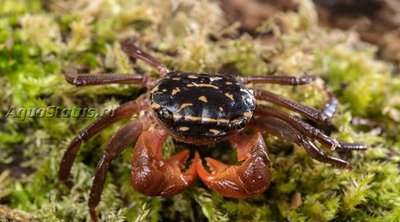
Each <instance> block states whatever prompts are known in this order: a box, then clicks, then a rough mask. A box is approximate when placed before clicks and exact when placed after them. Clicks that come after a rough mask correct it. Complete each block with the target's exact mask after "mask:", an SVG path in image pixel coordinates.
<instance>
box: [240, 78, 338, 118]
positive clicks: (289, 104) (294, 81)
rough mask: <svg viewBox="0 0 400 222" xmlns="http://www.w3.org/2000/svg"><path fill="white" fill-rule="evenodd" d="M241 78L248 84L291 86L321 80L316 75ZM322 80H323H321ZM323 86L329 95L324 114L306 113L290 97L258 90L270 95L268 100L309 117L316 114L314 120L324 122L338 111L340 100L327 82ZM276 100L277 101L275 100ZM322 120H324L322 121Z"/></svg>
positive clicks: (323, 110)
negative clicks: (326, 84) (328, 86)
mask: <svg viewBox="0 0 400 222" xmlns="http://www.w3.org/2000/svg"><path fill="white" fill-rule="evenodd" d="M239 80H240V81H242V82H243V83H244V84H248V83H269V84H278V85H289V86H297V85H307V84H310V83H311V82H313V81H316V80H320V79H319V78H316V77H315V76H307V75H306V76H301V77H291V76H249V77H239ZM321 81H322V80H321ZM321 88H322V90H323V91H324V92H325V93H326V94H327V96H328V101H327V102H326V103H325V106H324V108H323V109H322V114H319V113H315V111H312V110H311V113H310V111H307V110H306V113H302V112H301V111H299V110H296V106H297V107H298V108H301V109H303V110H305V109H304V108H303V107H304V106H303V107H302V105H301V104H300V106H298V105H299V104H296V103H295V102H293V101H290V100H288V99H284V100H283V99H281V97H280V96H277V95H274V94H272V95H271V93H269V92H268V91H266V93H265V94H267V95H262V94H263V93H262V92H258V93H259V94H261V95H260V97H268V99H266V100H267V101H270V102H273V103H276V104H278V105H281V106H284V107H286V108H288V109H291V110H293V111H296V112H300V113H302V114H304V115H306V116H308V117H309V118H311V119H313V118H314V117H310V116H309V114H307V113H310V114H314V115H313V116H316V117H317V118H318V119H316V120H314V119H313V120H314V121H316V122H318V123H324V121H325V120H324V119H325V118H326V117H327V118H328V119H330V118H332V117H333V115H334V114H335V112H336V108H337V106H338V100H337V99H336V97H335V96H334V95H333V93H332V91H331V90H330V89H329V88H327V87H326V86H325V84H321ZM274 101H275V102H274ZM323 115H325V116H326V117H324V116H323ZM321 120H322V122H320V121H321Z"/></svg>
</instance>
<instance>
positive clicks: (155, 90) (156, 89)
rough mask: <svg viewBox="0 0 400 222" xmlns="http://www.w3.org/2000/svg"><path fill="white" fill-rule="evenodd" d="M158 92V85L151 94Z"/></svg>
mask: <svg viewBox="0 0 400 222" xmlns="http://www.w3.org/2000/svg"><path fill="white" fill-rule="evenodd" d="M157 91H158V85H157V86H156V87H154V88H153V89H152V90H151V91H150V92H151V93H155V92H157Z"/></svg>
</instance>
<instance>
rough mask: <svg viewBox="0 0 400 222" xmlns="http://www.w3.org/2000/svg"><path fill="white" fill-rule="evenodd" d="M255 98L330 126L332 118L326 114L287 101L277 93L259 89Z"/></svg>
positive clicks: (255, 92)
mask: <svg viewBox="0 0 400 222" xmlns="http://www.w3.org/2000/svg"><path fill="white" fill-rule="evenodd" d="M254 96H255V97H256V98H257V99H261V100H265V101H268V102H271V103H273V104H277V105H280V106H283V107H285V108H287V109H290V110H292V111H295V112H298V113H300V114H302V115H305V116H307V117H308V118H309V119H311V120H313V121H315V122H317V123H320V124H325V125H326V124H329V119H330V116H328V115H327V114H325V113H323V112H321V111H319V110H317V109H314V108H312V107H309V106H305V105H303V104H301V103H298V102H295V101H292V100H290V99H287V98H285V97H283V96H280V95H277V94H275V93H272V92H269V91H265V90H260V89H257V90H254Z"/></svg>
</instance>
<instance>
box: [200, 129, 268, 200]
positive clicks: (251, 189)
mask: <svg viewBox="0 0 400 222" xmlns="http://www.w3.org/2000/svg"><path fill="white" fill-rule="evenodd" d="M230 142H231V144H232V146H233V148H234V149H236V150H237V158H238V161H244V162H243V163H242V164H241V165H239V166H230V165H227V164H224V163H222V162H220V161H218V160H215V159H212V158H206V163H207V165H208V166H209V168H210V170H211V174H210V173H208V172H207V170H206V169H205V168H204V166H203V165H202V163H201V161H198V162H197V173H198V175H199V177H200V179H201V180H202V181H203V183H204V184H206V185H207V187H208V188H209V189H211V190H214V191H216V192H218V193H219V194H221V195H222V196H226V197H233V198H248V197H254V196H257V195H259V194H261V193H263V192H264V191H265V190H266V189H267V188H268V187H269V184H270V178H271V174H270V170H269V167H270V163H269V158H268V154H267V153H266V151H265V142H264V139H263V138H262V136H261V134H260V133H257V134H254V135H238V136H237V137H235V138H234V139H231V140H230Z"/></svg>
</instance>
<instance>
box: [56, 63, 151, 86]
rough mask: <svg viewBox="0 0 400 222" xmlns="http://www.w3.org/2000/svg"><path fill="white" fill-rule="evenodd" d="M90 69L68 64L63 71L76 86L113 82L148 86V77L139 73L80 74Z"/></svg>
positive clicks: (68, 80) (66, 78) (67, 78)
mask: <svg viewBox="0 0 400 222" xmlns="http://www.w3.org/2000/svg"><path fill="white" fill-rule="evenodd" d="M82 71H83V72H87V71H88V70H87V69H86V68H85V67H82V66H66V67H64V68H63V70H62V72H63V74H64V77H65V80H67V82H68V83H70V84H72V85H75V86H88V85H104V84H112V83H120V84H138V85H141V86H146V84H147V81H148V78H147V76H142V75H139V74H86V73H85V74H80V72H82Z"/></svg>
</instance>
